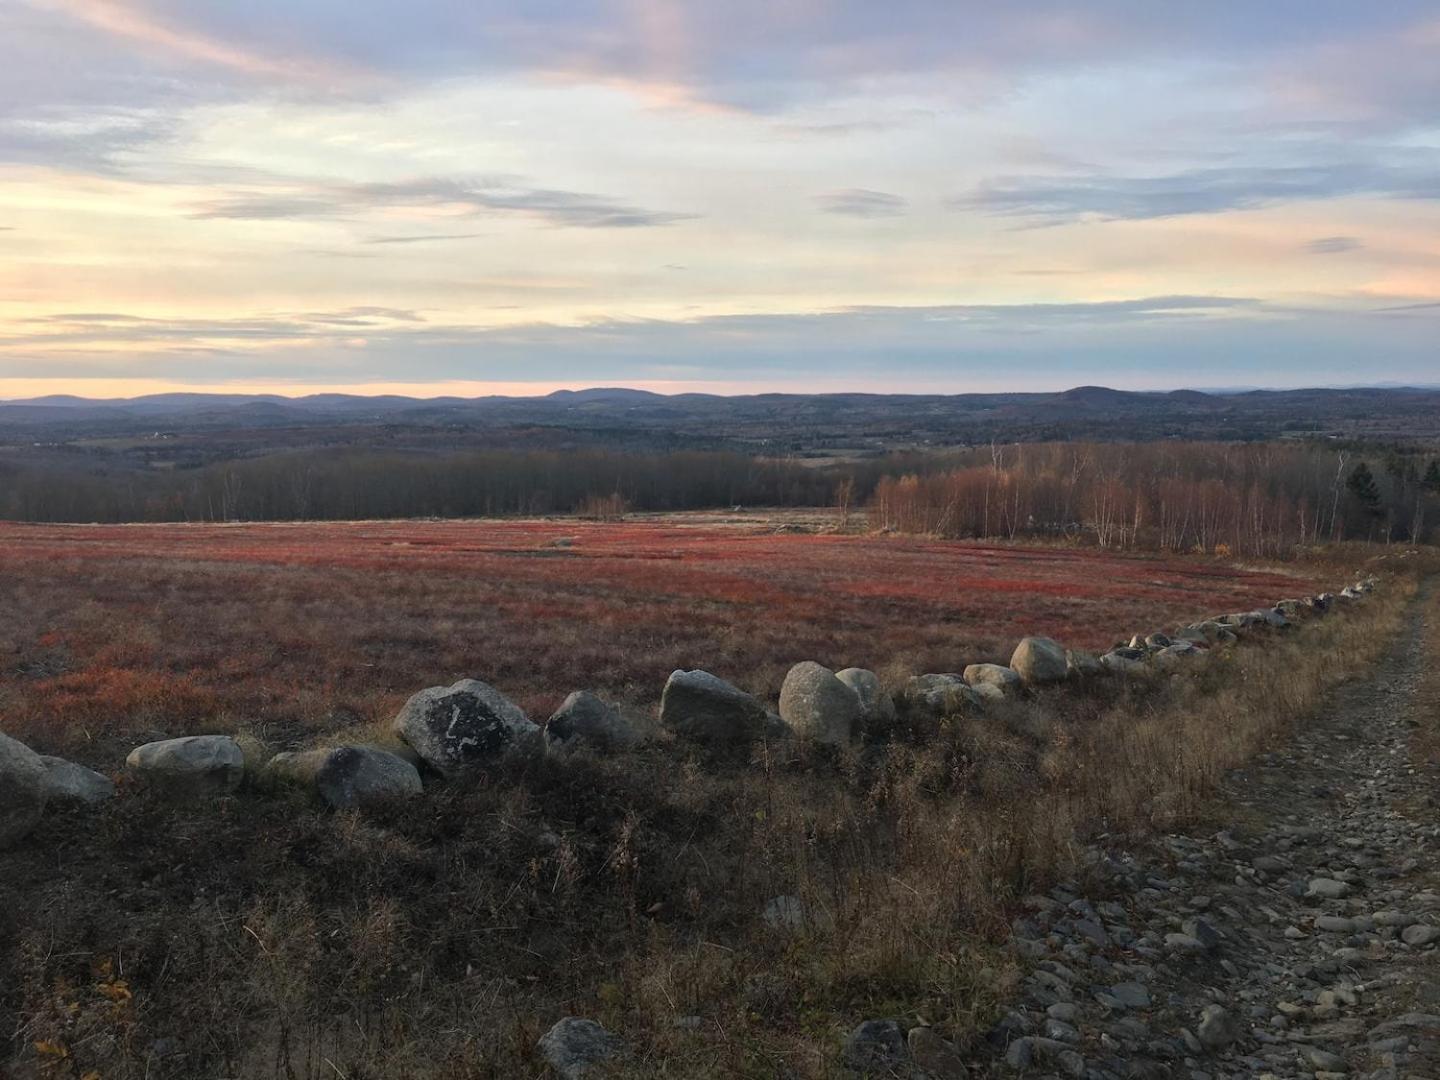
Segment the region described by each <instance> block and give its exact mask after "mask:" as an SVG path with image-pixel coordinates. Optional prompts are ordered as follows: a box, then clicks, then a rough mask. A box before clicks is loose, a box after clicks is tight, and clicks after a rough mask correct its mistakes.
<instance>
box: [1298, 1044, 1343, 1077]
mask: <svg viewBox="0 0 1440 1080" xmlns="http://www.w3.org/2000/svg"><path fill="white" fill-rule="evenodd" d="M1299 1052H1300V1060H1301V1061H1302V1062H1304V1063H1305V1064H1306V1065H1308V1066H1310V1067H1311V1068H1312V1069H1316V1070H1319V1071H1321V1072H1333V1073H1344V1072H1349V1071H1350V1066H1349V1065H1347V1064H1345V1059H1344V1058H1342V1057H1341V1056H1340V1055H1339V1054H1332V1053H1331V1052H1330V1051H1329V1050H1322V1049H1320V1047H1318V1046H1301V1047H1300V1048H1299Z"/></svg>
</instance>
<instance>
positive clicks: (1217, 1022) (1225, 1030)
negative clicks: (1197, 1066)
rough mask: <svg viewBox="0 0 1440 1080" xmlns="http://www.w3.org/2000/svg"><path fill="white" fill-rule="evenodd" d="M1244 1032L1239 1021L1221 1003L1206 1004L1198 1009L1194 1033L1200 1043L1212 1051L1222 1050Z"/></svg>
mask: <svg viewBox="0 0 1440 1080" xmlns="http://www.w3.org/2000/svg"><path fill="white" fill-rule="evenodd" d="M1243 1033H1244V1029H1243V1028H1242V1027H1241V1024H1240V1021H1239V1020H1238V1019H1237V1018H1236V1017H1235V1015H1234V1014H1233V1013H1231V1012H1230V1010H1228V1009H1226V1008H1225V1007H1224V1006H1223V1005H1206V1006H1205V1008H1204V1009H1202V1010H1201V1011H1200V1023H1199V1025H1198V1026H1197V1027H1196V1028H1195V1034H1196V1036H1197V1037H1198V1038H1199V1040H1200V1044H1201V1045H1202V1046H1204V1047H1205V1049H1207V1050H1210V1051H1212V1052H1214V1051H1219V1050H1224V1049H1225V1048H1226V1047H1228V1046H1229V1045H1230V1044H1231V1043H1233V1042H1235V1041H1236V1040H1237V1039H1239V1038H1240V1036H1241V1035H1242V1034H1243Z"/></svg>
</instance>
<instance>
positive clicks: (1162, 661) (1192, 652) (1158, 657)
mask: <svg viewBox="0 0 1440 1080" xmlns="http://www.w3.org/2000/svg"><path fill="white" fill-rule="evenodd" d="M1203 651H1204V650H1203V649H1201V648H1200V647H1199V646H1198V645H1196V644H1195V643H1194V642H1193V641H1177V642H1175V643H1174V644H1173V645H1167V646H1166V647H1165V648H1163V649H1160V650H1159V651H1158V652H1156V653H1155V657H1154V660H1155V664H1156V666H1157V667H1159V668H1160V669H1162V670H1167V671H1168V670H1169V669H1171V668H1173V667H1175V666H1176V665H1178V664H1180V663H1183V662H1184V661H1186V660H1189V659H1193V658H1194V657H1197V656H1199V655H1200V654H1201V653H1202V652H1203Z"/></svg>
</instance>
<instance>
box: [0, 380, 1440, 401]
mask: <svg viewBox="0 0 1440 1080" xmlns="http://www.w3.org/2000/svg"><path fill="white" fill-rule="evenodd" d="M6 381H10V380H5V379H0V384H3V383H4V382H6ZM15 381H26V382H28V381H29V380H15ZM36 381H45V382H49V381H51V380H36ZM54 381H62V380H54ZM63 381H64V382H76V381H82V380H63ZM84 381H87V382H88V381H89V380H84ZM97 381H98V380H97ZM126 381H128V380H126ZM349 385H350V388H346V387H345V386H343V385H342V386H338V387H329V386H315V387H310V386H306V387H286V388H285V389H289V390H296V391H300V392H294V393H285V392H284V391H283V390H282V389H280V388H268V387H267V388H264V389H260V388H250V387H236V388H233V389H231V388H228V387H207V388H205V389H196V388H195V387H194V386H193V385H186V384H183V383H182V384H165V386H164V388H163V389H162V388H158V387H157V388H155V389H147V390H145V391H143V392H140V393H132V394H130V395H123V394H114V393H112V394H106V395H103V396H90V395H86V394H83V393H75V392H73V391H67V390H53V391H49V392H41V393H33V392H32V393H29V394H25V395H23V396H17V397H3V398H0V405H44V404H46V403H50V402H54V399H68V400H71V401H74V402H76V403H77V404H83V405H119V404H127V403H133V402H143V401H147V400H154V399H156V398H167V397H196V398H251V399H257V400H259V399H270V400H274V401H276V402H277V403H278V402H304V401H310V400H314V399H315V398H324V397H339V398H348V399H352V400H355V401H366V400H373V401H383V400H397V399H398V400H403V401H413V402H416V403H418V404H424V403H427V402H437V401H447V402H461V403H476V402H482V401H543V400H546V399H550V398H556V397H563V396H565V395H584V394H598V393H607V392H609V393H634V394H645V395H649V396H653V397H659V398H675V397H685V396H692V395H693V396H704V397H718V398H746V397H766V396H792V397H845V396H851V395H865V396H871V397H968V396H1014V395H1033V396H1045V395H1054V394H1066V393H1073V392H1075V391H1079V390H1103V391H1107V392H1112V393H1125V394H1177V393H1198V394H1205V395H1208V396H1213V397H1227V396H1235V395H1240V394H1248V393H1294V392H1298V391H1304V390H1395V391H1402V390H1418V391H1427V392H1428V391H1440V383H1406V382H1392V381H1384V382H1370V383H1304V384H1295V385H1288V386H1235V385H1230V386H1171V387H1158V386H1146V387H1126V386H1111V385H1107V384H1102V383H1079V384H1073V385H1067V386H1057V387H1054V388H1050V387H1047V388H1037V387H1022V386H1017V387H1014V388H1011V389H999V388H994V387H987V388H985V389H952V388H947V389H939V388H935V389H928V388H927V389H919V388H916V389H908V388H907V389H888V390H881V389H876V388H873V387H869V386H855V387H841V388H836V389H829V388H827V389H823V390H814V389H811V390H802V389H795V388H791V387H786V388H784V389H780V388H764V387H753V388H745V389H741V388H737V387H734V385H733V384H731V385H730V387H728V388H727V389H719V388H716V389H701V387H710V386H714V385H715V384H712V383H699V382H697V383H682V384H678V385H677V384H676V383H655V382H651V381H649V380H641V381H638V382H636V383H633V384H627V383H594V384H568V385H554V384H546V383H535V384H531V383H522V384H515V383H493V384H483V383H476V384H468V385H467V388H469V387H470V386H473V387H476V388H479V387H481V386H488V387H493V389H491V390H490V392H488V393H478V394H475V393H472V394H468V395H467V394H464V393H455V392H450V393H446V392H439V393H432V394H424V393H415V392H413V391H415V390H419V389H421V387H422V386H425V384H414V383H409V384H404V383H397V384H393V389H382V388H383V387H386V386H388V385H392V384H383V383H381V384H375V383H370V384H349ZM444 385H450V386H455V384H435V387H436V389H439V388H440V387H441V386H444ZM657 386H665V387H667V389H663V390H662V389H656V388H655V387H657ZM680 387H684V388H683V389H682V388H680ZM426 388H428V387H426ZM502 388H503V389H502ZM117 389H118V388H117ZM455 389H459V387H455ZM522 390H523V391H528V392H515V391H522ZM404 391H412V392H408V393H407V392H404ZM506 391H509V392H506ZM56 407H63V406H61V405H59V404H58V403H57V404H56Z"/></svg>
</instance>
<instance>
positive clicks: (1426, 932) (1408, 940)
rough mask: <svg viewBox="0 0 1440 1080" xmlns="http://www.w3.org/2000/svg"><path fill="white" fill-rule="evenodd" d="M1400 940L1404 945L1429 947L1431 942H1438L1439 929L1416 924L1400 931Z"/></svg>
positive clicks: (1439, 939)
mask: <svg viewBox="0 0 1440 1080" xmlns="http://www.w3.org/2000/svg"><path fill="white" fill-rule="evenodd" d="M1400 940H1401V941H1403V942H1405V944H1406V945H1410V946H1413V947H1415V948H1419V947H1420V946H1422V945H1429V944H1431V943H1432V942H1436V941H1440V927H1435V926H1424V925H1420V924H1417V925H1415V926H1407V927H1406V928H1405V929H1404V930H1401V931H1400Z"/></svg>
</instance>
